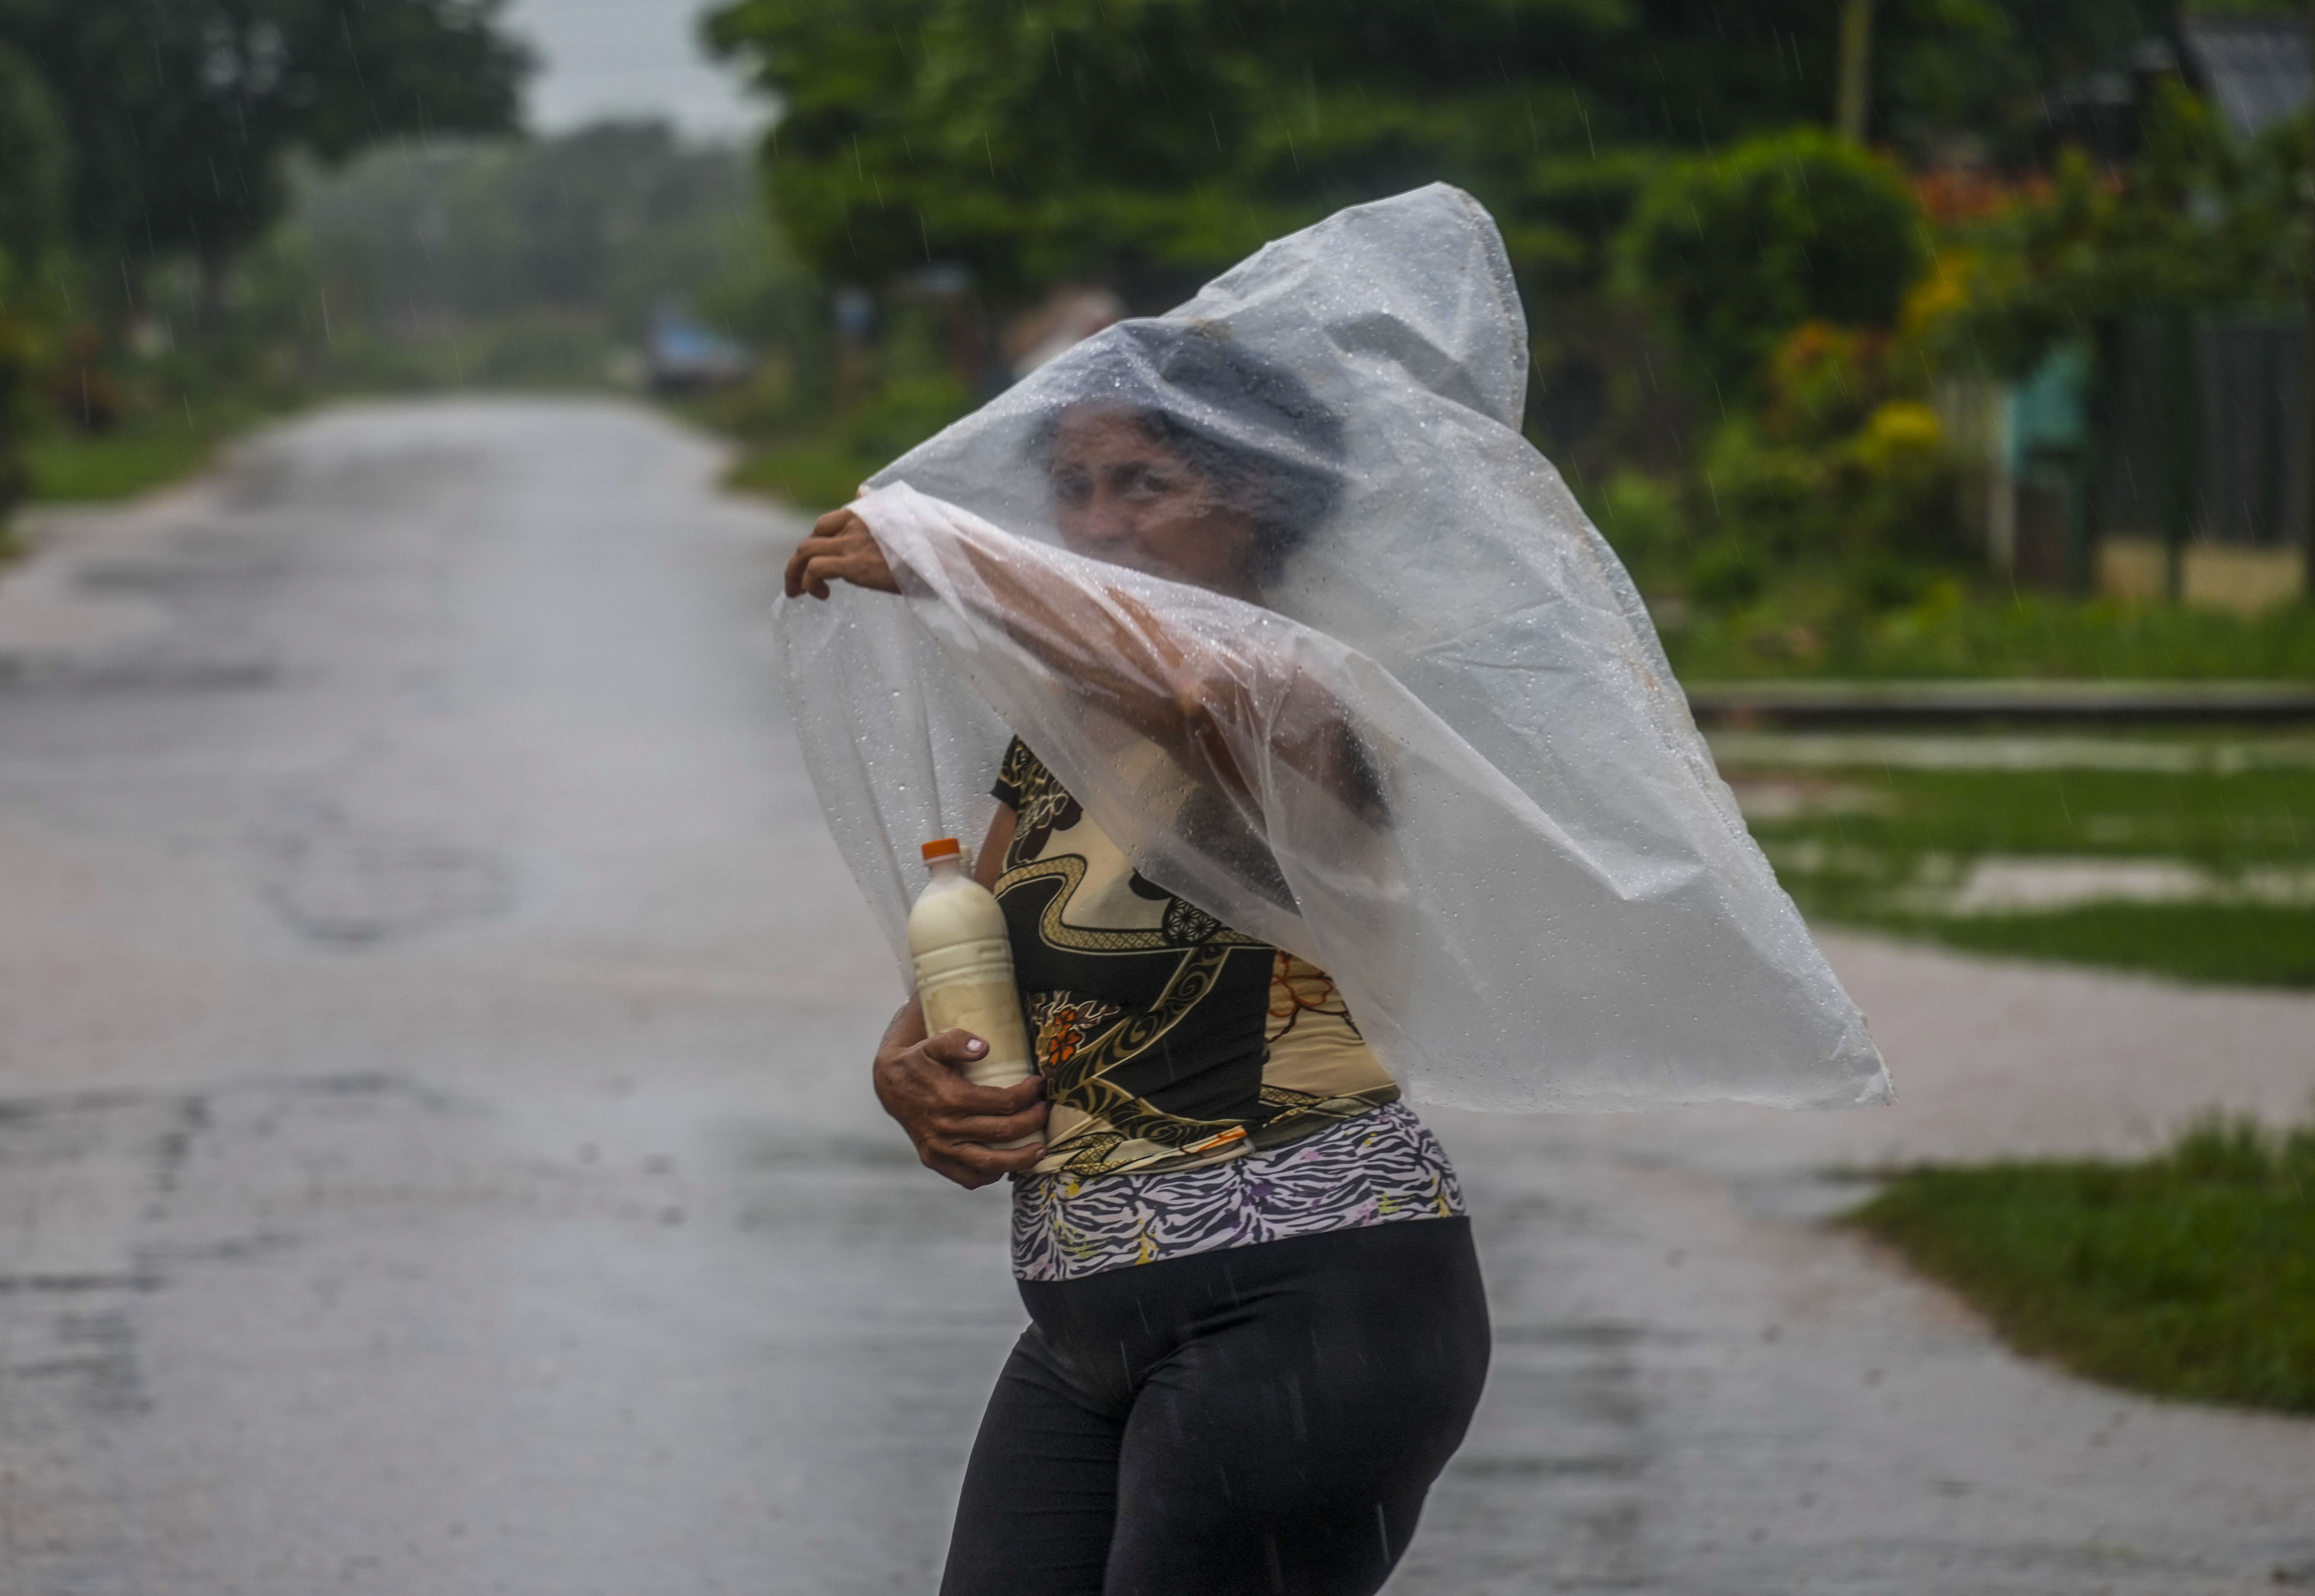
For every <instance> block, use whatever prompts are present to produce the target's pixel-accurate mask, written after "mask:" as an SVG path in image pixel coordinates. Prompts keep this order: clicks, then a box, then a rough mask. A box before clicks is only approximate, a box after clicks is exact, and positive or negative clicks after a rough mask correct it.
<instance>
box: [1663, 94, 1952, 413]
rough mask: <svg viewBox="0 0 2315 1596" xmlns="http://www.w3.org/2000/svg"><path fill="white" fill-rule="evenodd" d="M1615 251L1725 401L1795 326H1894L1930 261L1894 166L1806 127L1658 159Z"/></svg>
mask: <svg viewBox="0 0 2315 1596" xmlns="http://www.w3.org/2000/svg"><path fill="white" fill-rule="evenodd" d="M1623 247H1624V250H1625V253H1626V258H1627V261H1628V268H1629V270H1630V274H1631V278H1632V280H1633V282H1634V283H1635V285H1636V287H1637V288H1639V289H1640V291H1641V292H1643V293H1644V294H1645V295H1646V296H1647V297H1648V298H1649V299H1650V300H1652V301H1653V302H1654V304H1655V305H1656V306H1658V307H1659V309H1660V310H1661V312H1662V313H1663V315H1664V316H1665V317H1666V319H1667V320H1668V321H1669V322H1670V324H1672V328H1673V329H1674V330H1675V332H1676V334H1677V336H1678V339H1679V341H1680V343H1681V346H1682V347H1683V348H1684V349H1686V350H1688V351H1690V354H1692V355H1693V356H1694V358H1695V359H1697V360H1698V361H1699V364H1700V366H1701V367H1702V368H1703V370H1704V372H1705V374H1706V375H1707V377H1709V378H1710V379H1711V380H1712V381H1713V382H1715V383H1716V384H1718V385H1719V386H1720V387H1721V389H1722V390H1723V392H1724V393H1725V395H1728V396H1730V397H1732V398H1733V397H1734V396H1735V395H1738V394H1740V393H1743V392H1746V391H1748V390H1749V389H1750V388H1751V387H1752V385H1753V384H1754V383H1755V381H1756V380H1757V379H1758V377H1759V376H1760V373H1761V368H1762V366H1763V364H1764V363H1765V362H1766V361H1767V360H1768V359H1769V358H1770V355H1771V353H1773V352H1774V351H1775V350H1776V349H1777V347H1778V344H1780V343H1781V342H1783V341H1785V340H1786V339H1787V337H1789V336H1790V335H1791V334H1792V332H1794V330H1795V329H1796V328H1798V327H1800V326H1802V325H1803V324H1806V323H1812V322H1822V323H1827V324H1832V325H1834V326H1839V327H1888V326H1890V325H1892V324H1894V323H1895V321H1896V319H1897V312H1898V309H1899V307H1900V306H1902V305H1903V302H1904V297H1905V295H1906V292H1907V291H1908V290H1909V289H1910V288H1912V286H1913V284H1914V282H1915V281H1916V280H1917V279H1919V278H1920V275H1921V273H1922V270H1923V269H1924V268H1925V266H1926V264H1927V261H1928V251H1927V249H1926V248H1925V246H1924V241H1923V226H1922V218H1921V214H1920V207H1919V206H1918V205H1917V204H1916V203H1915V201H1914V199H1913V196H1912V191H1911V188H1910V187H1909V186H1908V185H1907V183H1906V182H1905V178H1904V174H1903V173H1901V172H1899V171H1898V170H1897V169H1895V168H1894V166H1892V165H1890V164H1888V163H1887V162H1886V161H1885V160H1884V159H1883V158H1881V157H1879V156H1876V155H1872V154H1871V153H1869V152H1867V151H1865V150H1862V149H1859V148H1858V147H1857V146H1855V145H1852V144H1849V143H1848V142H1846V141H1845V140H1842V139H1840V138H1837V137H1833V136H1832V135H1831V134H1829V133H1824V132H1821V131H1818V130H1815V129H1796V130H1794V131H1791V132H1787V133H1782V134H1778V135H1774V136H1771V137H1761V138H1756V139H1752V140H1750V141H1748V142H1746V143H1744V144H1742V145H1739V146H1736V147H1735V148H1734V149H1731V150H1729V151H1727V152H1725V154H1723V155H1718V156H1716V157H1713V158H1707V159H1701V160H1690V161H1682V162H1679V163H1677V164H1672V165H1671V166H1669V167H1667V168H1666V169H1665V170H1664V172H1663V173H1662V175H1661V176H1659V177H1658V178H1657V179H1656V181H1655V182H1653V183H1651V184H1650V185H1649V186H1648V188H1647V190H1646V191H1645V193H1644V194H1643V195H1642V196H1641V199H1640V202H1639V206H1638V208H1637V210H1636V212H1635V214H1634V216H1633V217H1632V220H1631V223H1630V226H1629V227H1628V230H1627V232H1626V234H1625V236H1624V245H1623Z"/></svg>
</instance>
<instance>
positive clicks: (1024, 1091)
mask: <svg viewBox="0 0 2315 1596" xmlns="http://www.w3.org/2000/svg"><path fill="white" fill-rule="evenodd" d="M987 1051H989V1044H988V1043H987V1042H983V1041H981V1040H980V1038H979V1037H977V1036H973V1035H970V1034H968V1033H965V1032H962V1031H944V1032H942V1033H940V1034H939V1035H938V1036H927V1035H926V1034H925V1012H924V1009H923V1008H922V1007H921V1006H919V1005H918V1002H917V1000H916V999H915V998H910V999H909V1002H908V1004H907V1006H905V1007H903V1008H902V1009H901V1010H900V1013H899V1014H897V1015H893V1016H892V1024H891V1028H890V1029H889V1030H887V1031H886V1032H885V1033H884V1042H883V1046H881V1047H879V1048H878V1049H877V1050H876V1070H875V1084H876V1101H877V1102H879V1103H881V1104H883V1105H884V1112H885V1113H888V1114H891V1116H892V1117H893V1118H894V1119H895V1120H897V1121H899V1122H900V1129H901V1130H903V1131H907V1132H908V1133H909V1140H910V1141H912V1142H914V1143H915V1144H916V1148H917V1157H918V1161H919V1162H921V1163H922V1164H923V1165H924V1166H925V1167H926V1168H927V1169H929V1170H931V1171H933V1172H934V1173H935V1174H936V1175H945V1176H946V1177H947V1178H949V1179H950V1180H953V1181H954V1182H955V1183H956V1184H958V1185H960V1186H962V1187H963V1188H965V1190H967V1191H971V1190H972V1189H974V1188H975V1187H977V1186H985V1185H987V1184H989V1182H991V1181H993V1180H996V1179H997V1178H998V1176H1000V1175H1010V1174H1014V1173H1016V1172H1018V1171H1020V1170H1024V1169H1027V1168H1029V1167H1031V1166H1033V1165H1034V1164H1035V1163H1036V1162H1037V1160H1038V1159H1039V1158H1041V1157H1043V1156H1044V1152H1045V1149H1044V1148H1043V1146H1042V1145H1033V1146H1030V1147H1024V1148H1011V1149H1009V1150H1000V1149H998V1148H993V1147H990V1146H989V1145H988V1144H989V1143H990V1142H996V1141H1011V1140H1013V1139H1016V1137H1022V1136H1027V1135H1030V1134H1032V1133H1033V1132H1034V1131H1039V1130H1042V1128H1043V1127H1044V1123H1045V1104H1043V1103H1042V1101H1040V1099H1041V1098H1042V1096H1043V1095H1044V1090H1045V1083H1044V1082H1043V1080H1042V1079H1041V1078H1040V1077H1036V1076H1031V1077H1029V1078H1028V1079H1027V1080H1024V1081H1021V1082H1019V1083H1017V1084H1016V1085H1014V1086H974V1085H973V1084H972V1083H971V1081H969V1080H967V1079H966V1078H965V1077H964V1074H963V1066H964V1065H966V1064H967V1063H969V1062H971V1060H975V1059H978V1058H980V1056H981V1054H983V1053H985V1052H987Z"/></svg>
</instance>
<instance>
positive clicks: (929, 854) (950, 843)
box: [924, 837, 964, 865]
mask: <svg viewBox="0 0 2315 1596" xmlns="http://www.w3.org/2000/svg"><path fill="white" fill-rule="evenodd" d="M924 853H925V863H926V864H927V865H929V864H931V863H932V862H933V861H934V860H935V859H954V858H959V857H962V856H963V853H964V845H963V844H962V843H961V842H959V841H957V839H956V838H953V837H936V838H933V839H932V840H931V841H930V842H928V843H927V844H925V848H924Z"/></svg>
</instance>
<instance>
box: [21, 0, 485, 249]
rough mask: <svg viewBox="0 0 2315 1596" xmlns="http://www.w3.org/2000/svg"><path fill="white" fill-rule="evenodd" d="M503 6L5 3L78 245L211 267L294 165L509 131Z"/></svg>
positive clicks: (473, 1)
mask: <svg viewBox="0 0 2315 1596" xmlns="http://www.w3.org/2000/svg"><path fill="white" fill-rule="evenodd" d="M500 9H501V0H366V3H365V4H360V5H345V4H339V3H338V0H169V3H168V4H165V5H153V4H144V3H143V0H0V43H6V44H9V45H13V47H14V48H15V49H17V50H19V51H20V52H22V55H23V56H24V57H25V58H27V59H29V60H30V61H31V62H32V63H33V64H34V66H35V67H37V68H38V69H39V71H40V75H41V76H42V77H43V78H44V79H45V80H46V82H47V84H48V87H49V93H50V96H51V98H52V99H53V101H54V102H55V104H56V105H57V107H58V111H59V112H60V114H61V115H62V118H63V120H64V122H65V125H66V129H67V134H68V137H69V141H70V144H71V147H72V173H71V188H70V205H69V208H70V217H71V222H72V228H73V233H74V235H75V238H76V240H77V241H78V242H79V243H80V244H82V245H83V246H84V247H85V248H87V249H89V250H91V251H93V252H95V253H98V255H99V256H100V257H101V258H104V259H108V260H110V259H113V258H116V257H117V258H120V259H124V260H134V261H145V260H148V259H152V258H155V257H156V256H160V255H165V254H167V253H172V252H175V251H181V250H182V251H188V252H191V253H194V254H195V255H197V256H199V257H200V258H201V259H202V260H204V261H205V262H209V263H210V265H211V267H212V269H213V270H221V269H222V267H223V265H224V264H225V263H226V262H229V261H230V260H231V258H232V257H233V255H234V254H235V253H236V252H237V251H239V250H240V249H241V248H242V247H244V245H246V244H249V243H250V242H251V241H252V240H253V239H255V238H256V237H257V236H259V235H261V234H262V232H263V231H264V230H265V228H266V227H267V226H270V225H271V223H272V222H273V221H274V220H275V219H276V218H277V217H279V215H280V213H281V210H282V208H283V206H284V204H285V203H286V200H287V190H286V187H285V170H284V163H285V160H286V158H287V157H288V155H290V154H291V153H293V152H304V153H306V154H308V155H313V156H315V157H318V158H320V159H323V160H338V159H341V158H343V157H345V156H346V155H350V154H352V153H353V152H354V151H355V150H357V149H359V148H360V147H362V146H365V145H368V144H370V143H373V142H375V141H377V140H378V139H381V138H391V137H395V136H397V135H418V136H421V137H431V136H433V135H437V134H440V133H447V132H455V131H459V130H468V131H475V132H483V131H493V130H497V129H502V128H506V127H508V126H510V125H511V123H512V121H513V119H514V116H515V113H516V109H517V106H516V93H517V90H518V88H519V84H520V80H521V77H522V74H523V71H524V68H525V60H524V57H523V55H522V53H521V52H520V50H519V49H517V48H516V47H515V46H514V45H513V44H511V43H510V41H509V40H506V39H505V38H504V37H502V36H501V34H500V33H499V32H498V31H496V28H495V22H496V18H497V13H498V12H499V10H500Z"/></svg>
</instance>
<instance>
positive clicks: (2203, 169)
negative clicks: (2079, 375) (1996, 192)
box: [1943, 85, 2315, 377]
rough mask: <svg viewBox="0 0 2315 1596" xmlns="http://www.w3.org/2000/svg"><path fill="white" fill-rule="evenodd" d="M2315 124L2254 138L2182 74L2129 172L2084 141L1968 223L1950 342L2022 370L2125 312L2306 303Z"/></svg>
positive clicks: (1948, 325)
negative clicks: (2103, 163) (2005, 204)
mask: <svg viewBox="0 0 2315 1596" xmlns="http://www.w3.org/2000/svg"><path fill="white" fill-rule="evenodd" d="M2311 142H2315V124H2311V123H2310V122H2308V121H2307V120H2300V121H2297V122H2292V123H2284V124H2282V125H2279V126H2277V127H2275V128H2274V129H2269V131H2268V132H2267V133H2266V135H2265V136H2264V137H2261V138H2260V139H2258V140H2257V142H2255V143H2253V144H2252V145H2250V146H2247V147H2246V146H2242V145H2240V144H2239V143H2237V142H2236V141H2235V140H2234V139H2233V138H2232V137H2231V136H2230V135H2229V134H2228V132H2227V130H2226V129H2225V127H2224V125H2223V124H2222V122H2221V121H2220V120H2219V119H2218V117H2217V115H2216V113H2215V112H2213V111H2212V110H2211V108H2210V107H2209V106H2207V105H2205V104H2204V102H2201V101H2199V100H2196V99H2195V98H2194V97H2193V96H2191V95H2189V94H2187V93H2186V92H2185V91H2184V90H2183V89H2180V88H2178V87H2177V86H2176V85H2169V86H2167V87H2166V88H2165V90H2164V91H2163V92H2162V93H2160V94H2158V95H2157V96H2156V98H2155V101H2154V103H2153V105H2152V108H2151V111H2150V114H2149V116H2148V119H2147V123H2146V143H2145V148H2144V150H2143V152H2142V155H2141V156H2140V158H2139V159H2138V161H2137V162H2135V163H2134V164H2133V165H2132V167H2131V168H2130V170H2129V171H2128V172H2127V173H2125V174H2124V177H2123V179H2122V180H2121V181H2120V182H2115V181H2111V180H2109V179H2107V177H2105V176H2103V175H2101V174H2100V173H2098V172H2097V171H2096V170H2095V169H2094V168H2093V167H2092V166H2091V165H2090V164H2089V161H2088V160H2087V159H2086V158H2085V157H2084V156H2083V155H2080V153H2079V152H2068V153H2066V154H2065V155H2062V157H2061V158H2060V160H2059V162H2058V164H2057V166H2056V169H2055V172H2054V173H2053V181H2052V182H2051V184H2050V185H2049V188H2048V191H2047V192H2046V193H2045V194H2044V195H2042V196H2039V197H2036V198H2030V199H2028V200H2027V202H2026V203H2023V204H2020V205H2017V206H2014V207H2011V208H2007V209H2006V210H2004V211H2001V212H1999V213H1997V214H1996V215H1994V216H1993V217H1990V218H1988V219H1986V220H1984V221H1982V222H1980V223H1977V224H1975V225H1974V226H1971V225H1965V226H1962V227H1960V228H1958V229H1956V232H1957V239H1956V243H1957V244H1958V246H1959V249H1960V252H1961V260H1960V262H1959V266H1960V270H1961V271H1962V273H1963V277H1964V281H1963V284H1962V288H1963V291H1962V293H1961V295H1960V296H1959V297H1958V301H1957V303H1956V306H1955V312H1956V314H1954V315H1951V316H1950V317H1948V318H1946V322H1945V325H1944V328H1943V334H1944V340H1945V342H1946V345H1947V350H1948V351H1949V352H1953V353H1957V352H1958V351H1961V350H1966V351H1967V352H1968V354H1969V355H1970V357H1972V358H1974V359H1981V360H1982V361H1983V362H1984V363H1985V364H1986V365H1987V366H1988V367H1989V368H1991V369H1993V370H1995V371H1997V372H2000V373H2001V374H2003V375H2006V376H2013V377H2014V376H2020V375H2023V374H2024V373H2025V372H2027V371H2028V370H2030V369H2032V368H2034V367H2035V366H2036V365H2037V364H2038V363H2039V362H2040V361H2041V360H2042V359H2043V358H2044V356H2046V355H2047V354H2048V353H2049V351H2050V350H2052V349H2053V348H2055V347H2056V346H2057V345H2059V344H2061V343H2063V342H2066V341H2070V340H2073V339H2078V338H2081V337H2083V336H2085V335H2089V334H2095V333H2096V332H2097V331H2098V329H2099V327H2100V326H2101V324H2105V323H2107V322H2109V321H2110V320H2111V319H2112V318H2114V317H2115V316H2117V315H2122V314H2124V313H2125V312H2133V311H2141V312H2142V311H2173V312H2186V311H2194V310H2202V309H2212V308H2222V307H2232V306H2246V305H2266V306H2278V305H2294V304H2302V303H2304V302H2305V300H2306V298H2307V297H2308V294H2309V292H2310V290H2311V288H2315V280H2311V274H2315V164H2311Z"/></svg>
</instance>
